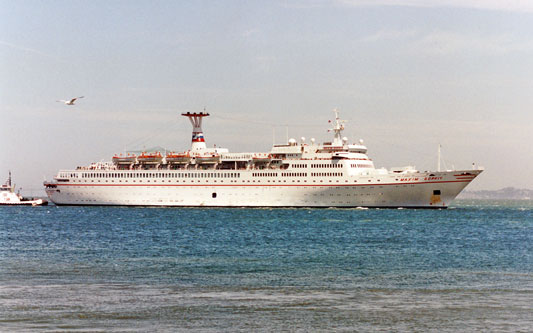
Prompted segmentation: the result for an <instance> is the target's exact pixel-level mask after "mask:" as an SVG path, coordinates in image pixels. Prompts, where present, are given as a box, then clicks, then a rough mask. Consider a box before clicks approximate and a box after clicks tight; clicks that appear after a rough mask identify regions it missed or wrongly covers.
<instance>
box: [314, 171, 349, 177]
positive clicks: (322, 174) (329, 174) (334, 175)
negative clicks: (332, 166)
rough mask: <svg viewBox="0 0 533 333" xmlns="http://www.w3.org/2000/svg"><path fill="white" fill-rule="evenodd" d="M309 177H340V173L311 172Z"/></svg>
mask: <svg viewBox="0 0 533 333" xmlns="http://www.w3.org/2000/svg"><path fill="white" fill-rule="evenodd" d="M311 177H342V172H311Z"/></svg>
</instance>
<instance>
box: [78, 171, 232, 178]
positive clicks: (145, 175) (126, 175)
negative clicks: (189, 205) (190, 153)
mask: <svg viewBox="0 0 533 333" xmlns="http://www.w3.org/2000/svg"><path fill="white" fill-rule="evenodd" d="M74 175H75V174H74ZM73 177H74V176H73ZM82 177H83V178H240V177H241V174H240V173H237V172H227V173H218V172H184V173H181V172H180V173H175V172H172V173H163V172H139V173H133V172H124V173H122V172H103V173H100V172H88V173H83V174H82Z"/></svg>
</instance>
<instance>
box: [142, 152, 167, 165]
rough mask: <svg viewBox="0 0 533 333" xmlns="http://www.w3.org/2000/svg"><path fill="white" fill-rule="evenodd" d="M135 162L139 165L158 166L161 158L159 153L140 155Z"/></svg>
mask: <svg viewBox="0 0 533 333" xmlns="http://www.w3.org/2000/svg"><path fill="white" fill-rule="evenodd" d="M137 161H139V163H141V164H159V163H161V162H162V161H163V156H161V153H160V152H157V153H144V152H143V153H142V154H141V155H139V157H137Z"/></svg>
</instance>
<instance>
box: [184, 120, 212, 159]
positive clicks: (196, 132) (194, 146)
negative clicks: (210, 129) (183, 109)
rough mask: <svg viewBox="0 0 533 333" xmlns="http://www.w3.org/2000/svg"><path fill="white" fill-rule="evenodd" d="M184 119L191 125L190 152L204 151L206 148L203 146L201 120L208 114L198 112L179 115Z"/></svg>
mask: <svg viewBox="0 0 533 333" xmlns="http://www.w3.org/2000/svg"><path fill="white" fill-rule="evenodd" d="M181 115H182V116H184V117H187V118H189V121H190V122H191V124H192V143H191V150H193V151H194V150H203V149H206V148H207V146H206V144H205V139H204V132H203V131H202V118H203V117H208V116H209V113H207V112H199V113H196V112H194V113H190V112H187V113H182V114H181Z"/></svg>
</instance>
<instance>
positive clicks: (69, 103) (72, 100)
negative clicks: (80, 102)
mask: <svg viewBox="0 0 533 333" xmlns="http://www.w3.org/2000/svg"><path fill="white" fill-rule="evenodd" d="M83 97H84V96H79V97H74V98H73V99H71V100H69V101H66V100H64V99H60V100H59V101H56V102H63V103H65V105H75V104H74V102H75V101H76V100H77V99H78V98H83Z"/></svg>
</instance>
